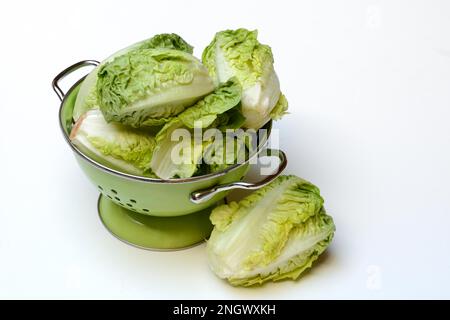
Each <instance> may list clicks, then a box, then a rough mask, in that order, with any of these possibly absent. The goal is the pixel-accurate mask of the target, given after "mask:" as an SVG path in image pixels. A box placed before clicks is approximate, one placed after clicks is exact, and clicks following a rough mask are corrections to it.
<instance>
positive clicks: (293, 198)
mask: <svg viewBox="0 0 450 320" xmlns="http://www.w3.org/2000/svg"><path fill="white" fill-rule="evenodd" d="M211 221H212V223H213V224H214V230H213V232H212V234H211V237H210V239H209V241H208V243H207V253H208V260H209V263H210V266H211V268H212V270H213V271H214V272H215V273H216V274H217V275H218V276H219V277H220V278H223V279H227V280H228V281H229V282H230V283H231V284H232V285H236V286H251V285H255V284H262V283H263V282H266V281H270V280H272V281H277V280H282V279H297V278H298V277H299V276H300V275H301V274H302V273H303V272H304V271H305V270H306V269H308V268H310V267H311V266H312V263H313V262H314V261H315V260H316V259H317V258H318V257H319V255H320V254H321V253H322V252H324V251H325V249H326V248H327V247H328V245H329V244H330V242H331V240H332V238H333V235H334V231H335V226H334V223H333V219H332V218H331V217H330V216H329V215H327V214H326V213H325V209H324V207H323V199H322V197H321V196H320V193H319V189H318V188H317V187H315V186H314V185H312V184H311V183H309V182H307V181H305V180H303V179H300V178H298V177H296V176H292V175H291V176H280V177H278V178H277V179H276V180H275V181H273V182H272V183H270V184H269V185H267V186H266V187H264V188H262V189H260V190H258V191H255V192H254V193H252V194H251V195H250V196H248V197H246V198H244V199H243V200H241V201H240V202H238V203H237V202H231V203H229V204H225V205H221V206H219V207H217V208H216V209H214V210H213V211H212V214H211Z"/></svg>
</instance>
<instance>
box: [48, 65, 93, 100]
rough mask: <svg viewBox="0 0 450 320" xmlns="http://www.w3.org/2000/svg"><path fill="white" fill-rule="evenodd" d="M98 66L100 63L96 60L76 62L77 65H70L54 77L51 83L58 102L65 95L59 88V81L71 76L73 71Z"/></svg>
mask: <svg viewBox="0 0 450 320" xmlns="http://www.w3.org/2000/svg"><path fill="white" fill-rule="evenodd" d="M99 64H100V62H98V61H96V60H83V61H80V62H77V63H75V64H73V65H71V66H70V67H68V68H66V69H64V70H63V71H61V72H60V73H59V74H58V75H57V76H56V77H55V79H53V81H52V87H53V90H54V91H55V92H56V95H57V96H58V98H59V100H61V101H62V100H63V99H64V96H65V95H66V94H65V93H64V91H63V90H62V89H61V88H60V87H59V81H61V80H62V79H64V78H65V77H66V76H68V75H69V74H71V73H72V72H74V71H75V70H78V69H80V68H83V67H87V66H94V67H96V66H98V65H99Z"/></svg>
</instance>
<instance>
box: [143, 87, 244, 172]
mask: <svg viewBox="0 0 450 320" xmlns="http://www.w3.org/2000/svg"><path fill="white" fill-rule="evenodd" d="M241 92H242V90H241V86H240V85H239V83H238V82H237V81H236V79H230V80H229V81H227V82H225V83H223V84H221V85H220V86H219V87H218V88H217V89H216V90H214V92H212V93H210V94H209V95H207V96H206V97H204V98H203V99H201V100H200V101H198V102H197V103H196V104H194V105H193V106H191V107H189V108H187V109H186V110H185V111H183V112H182V113H180V114H179V115H177V116H176V117H174V118H172V119H171V120H170V121H168V122H167V123H166V124H165V125H164V127H163V128H162V129H161V130H160V131H159V132H158V134H157V135H156V142H157V144H156V148H155V151H154V154H153V158H152V162H151V169H152V171H153V172H154V173H155V174H156V175H157V176H158V177H160V178H161V179H172V178H188V177H191V176H193V175H194V174H195V173H196V172H197V171H198V169H199V166H200V163H201V162H202V161H201V160H202V157H203V156H204V151H205V148H207V147H208V146H209V145H211V143H212V141H209V140H208V141H203V136H199V137H196V136H195V134H194V129H195V128H202V129H206V128H208V127H211V126H212V125H214V124H216V123H217V121H218V118H219V117H220V116H221V115H223V114H226V113H227V112H229V111H231V110H232V109H234V108H235V107H236V106H237V105H238V104H239V101H240V100H241ZM227 119H228V118H227ZM176 130H178V131H176Z"/></svg>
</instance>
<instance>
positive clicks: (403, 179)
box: [0, 0, 450, 299]
mask: <svg viewBox="0 0 450 320" xmlns="http://www.w3.org/2000/svg"><path fill="white" fill-rule="evenodd" d="M6 3H8V4H6ZM237 27H247V28H257V29H258V30H259V32H260V40H261V41H262V42H264V43H268V44H270V45H271V47H272V49H273V52H274V55H275V66H276V70H277V72H278V75H279V77H280V79H281V84H282V89H283V91H284V93H285V94H286V96H287V97H288V99H289V102H290V112H291V114H290V115H288V116H286V117H285V118H284V119H283V120H282V121H280V122H278V123H277V127H278V128H280V129H281V139H282V148H283V150H284V151H286V153H287V154H288V156H289V161H290V162H289V166H288V169H287V172H288V173H293V174H296V175H299V176H301V177H304V178H306V179H308V180H311V181H312V182H313V183H315V184H317V185H318V186H319V187H320V188H321V190H322V193H323V196H324V197H325V199H326V207H327V209H328V211H329V213H330V214H331V215H333V217H334V219H335V222H336V225H337V232H336V237H335V239H334V242H333V243H332V245H331V246H330V248H329V251H328V254H327V255H326V256H325V257H324V258H323V259H321V261H320V263H318V264H317V265H316V266H315V268H313V269H312V271H311V272H309V273H307V274H306V275H305V276H304V277H303V278H302V279H301V280H300V281H297V282H292V281H288V282H282V283H275V284H274V283H270V284H267V285H265V286H263V287H258V288H251V289H245V288H233V287H231V286H229V285H228V284H226V283H225V282H223V281H221V280H219V279H217V278H216V277H215V276H214V274H213V273H211V272H210V271H209V269H208V266H207V261H206V255H205V247H204V245H201V246H199V247H196V248H194V249H190V250H186V251H181V252H173V253H155V252H147V251H143V250H139V249H134V248H132V247H129V246H127V245H125V244H123V243H121V242H119V241H117V240H116V239H114V238H113V237H111V236H110V235H109V233H108V232H107V231H106V230H104V229H103V227H102V225H101V223H100V221H99V220H98V218H97V212H96V201H97V191H96V189H95V187H94V186H92V185H91V184H90V183H89V182H88V180H87V179H86V178H85V177H84V175H83V173H82V172H81V170H80V169H79V168H78V167H77V164H76V162H75V160H74V158H73V156H72V154H71V152H70V149H69V147H68V146H67V145H66V144H65V142H64V140H63V137H62V135H61V133H60V131H59V127H58V119H57V110H58V106H59V102H58V99H57V97H56V95H55V94H54V93H53V91H52V89H51V87H50V82H51V80H52V79H53V77H54V76H55V75H56V74H57V73H58V72H59V71H61V70H62V69H63V68H65V67H67V66H68V65H70V64H72V63H74V62H76V61H79V60H82V59H89V58H90V59H99V60H101V59H103V58H105V57H106V56H108V55H109V54H111V53H113V52H114V51H116V50H118V49H120V48H122V47H125V46H127V45H129V44H131V43H133V42H136V41H138V40H141V39H145V38H148V37H151V36H152V35H154V34H156V33H161V32H176V33H179V34H181V35H182V36H183V37H184V38H185V39H186V40H187V41H188V42H190V43H191V44H193V45H194V46H195V48H196V49H195V53H196V54H197V55H198V56H199V55H200V54H201V51H202V49H203V48H204V47H205V46H206V45H207V44H208V43H209V41H210V40H211V39H212V37H213V35H214V33H215V32H216V31H219V30H222V29H226V28H237ZM0 43H1V50H0V61H1V71H0V93H1V96H0V108H1V109H0V111H1V112H0V116H1V120H0V168H1V176H0V199H1V203H0V298H192V299H202V298H226V299H228V298H237V299H239V298H254V299H259V298H262V299H266V298H267V299H269V298H271V299H281V298H285V299H305V298H450V250H449V244H450V231H449V230H450V192H449V191H450V187H449V181H450V168H449V166H450V150H449V147H450V121H449V120H450V2H448V1H376V0H371V1H366V0H364V1H339V2H338V1H302V2H301V3H300V2H299V1H280V0H277V1H274V0H272V1H243V0H239V1H231V0H227V1H217V2H214V1H204V2H203V1H196V2H194V1H173V0H172V1H154V2H153V1H131V0H127V1H76V2H75V1H74V2H72V3H69V2H63V1H54V2H50V1H43V0H42V1H27V2H25V1H14V2H12V1H10V2H2V4H1V5H0ZM73 81H74V79H72V80H71V81H68V82H66V88H67V87H68V85H70V83H71V82H73Z"/></svg>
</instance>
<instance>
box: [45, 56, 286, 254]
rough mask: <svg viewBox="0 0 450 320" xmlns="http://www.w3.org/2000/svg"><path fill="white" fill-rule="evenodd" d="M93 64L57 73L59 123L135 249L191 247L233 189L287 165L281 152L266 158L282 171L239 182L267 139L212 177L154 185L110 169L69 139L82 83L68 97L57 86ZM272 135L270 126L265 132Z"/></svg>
mask: <svg viewBox="0 0 450 320" xmlns="http://www.w3.org/2000/svg"><path fill="white" fill-rule="evenodd" d="M98 64H99V63H98V62H97V61H95V60H84V61H80V62H78V63H76V64H74V65H72V66H70V67H68V68H67V69H65V70H63V71H62V72H61V73H59V74H58V75H57V76H56V77H55V79H54V80H53V82H52V86H53V89H54V91H55V92H56V94H57V95H58V97H59V98H60V100H61V106H60V109H59V123H60V126H61V130H62V133H63V135H64V138H65V140H66V142H67V143H68V145H69V146H70V147H71V149H72V151H73V152H74V154H75V158H76V160H77V161H78V164H79V165H80V167H81V169H82V170H83V172H84V173H85V174H86V175H87V177H88V178H89V180H90V181H92V182H93V183H94V184H95V185H96V186H97V188H98V191H99V192H100V197H99V200H98V212H99V215H100V219H101V221H102V222H103V224H104V225H105V227H106V228H107V229H108V230H109V231H110V232H111V233H112V234H113V235H114V236H116V237H117V238H119V239H120V240H122V241H124V242H126V243H129V244H132V245H134V246H137V247H141V248H146V249H156V250H174V249H181V248H186V247H190V246H193V245H195V244H197V243H200V242H202V241H203V240H204V239H207V238H208V237H209V234H210V232H211V230H212V225H211V223H210V222H209V213H210V211H211V209H212V208H214V207H215V206H216V205H217V203H218V202H221V201H222V202H223V201H224V198H225V196H226V195H227V193H228V192H229V191H230V190H232V189H249V190H255V189H258V188H261V187H263V186H265V185H266V184H268V183H270V182H271V181H272V180H274V179H275V178H276V177H277V176H278V175H280V174H281V172H282V171H283V170H284V168H285V167H286V164H287V160H286V156H285V154H284V153H283V152H282V151H280V150H273V149H268V150H267V151H268V152H267V154H268V155H273V156H277V157H279V158H280V164H279V167H278V170H277V171H276V172H275V173H274V174H272V175H270V176H267V177H266V178H265V179H264V180H262V181H260V182H258V183H249V182H243V181H241V180H242V178H243V177H244V176H245V174H246V173H247V171H248V169H249V161H250V159H251V158H252V157H254V156H257V154H258V153H259V152H260V151H261V150H262V149H263V148H264V146H265V145H266V143H267V139H263V140H264V141H260V142H259V146H258V149H257V152H256V153H255V154H254V155H252V157H250V159H249V160H248V161H247V162H245V163H242V164H237V165H234V166H231V167H229V168H227V169H226V170H223V171H221V172H217V173H214V174H208V175H203V176H198V177H191V178H187V179H170V180H162V179H154V178H148V177H142V176H134V175H130V174H126V173H123V172H119V171H116V170H114V169H111V168H108V167H106V166H104V165H102V164H100V163H98V162H96V161H94V160H93V159H91V158H89V157H88V156H86V155H84V154H83V153H82V152H81V151H80V150H78V149H77V148H76V147H75V146H74V145H73V144H72V143H71V142H70V139H69V135H70V130H71V128H72V125H73V120H72V112H73V107H74V104H75V100H76V97H77V94H78V91H79V89H80V85H81V83H82V81H83V80H84V78H85V77H83V78H82V79H80V80H78V81H77V82H76V83H75V84H74V85H73V86H72V87H71V88H70V89H69V90H68V91H67V93H66V94H65V93H64V92H63V91H62V90H61V88H60V86H59V81H60V80H61V79H62V78H64V77H65V76H67V75H68V74H70V73H72V72H73V71H75V70H77V69H79V68H81V67H86V66H94V67H95V66H98ZM265 128H266V129H267V130H268V132H269V134H268V135H267V137H268V136H269V135H270V129H271V123H269V124H268V125H266V127H265Z"/></svg>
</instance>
